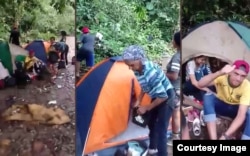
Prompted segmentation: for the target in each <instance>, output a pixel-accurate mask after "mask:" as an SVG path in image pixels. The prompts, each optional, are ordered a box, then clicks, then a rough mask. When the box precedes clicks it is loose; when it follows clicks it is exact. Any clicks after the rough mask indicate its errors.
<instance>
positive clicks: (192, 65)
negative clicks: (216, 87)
mask: <svg viewBox="0 0 250 156" xmlns="http://www.w3.org/2000/svg"><path fill="white" fill-rule="evenodd" d="M195 68H196V67H195V63H194V62H193V61H192V62H189V63H188V64H187V69H186V70H187V74H188V76H189V79H190V81H191V83H192V85H193V86H194V87H196V88H198V89H200V90H204V91H209V89H208V88H206V87H200V86H199V85H198V81H197V80H196V77H195Z"/></svg>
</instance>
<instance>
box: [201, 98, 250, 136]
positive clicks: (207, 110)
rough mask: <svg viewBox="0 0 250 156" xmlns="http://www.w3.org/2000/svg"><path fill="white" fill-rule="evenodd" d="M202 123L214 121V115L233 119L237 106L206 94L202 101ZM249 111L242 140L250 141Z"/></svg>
mask: <svg viewBox="0 0 250 156" xmlns="http://www.w3.org/2000/svg"><path fill="white" fill-rule="evenodd" d="M203 109H204V121H205V122H213V121H216V114H219V115H222V116H226V117H230V118H232V119H234V118H235V117H236V115H237V113H238V109H239V105H230V104H227V103H225V102H224V101H221V100H220V99H218V98H217V97H216V96H215V95H214V94H212V93H207V94H205V95H204V100H203ZM249 122H250V110H248V111H247V114H246V121H245V124H244V125H245V129H244V132H243V135H242V140H250V123H249Z"/></svg>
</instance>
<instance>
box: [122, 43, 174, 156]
mask: <svg viewBox="0 0 250 156" xmlns="http://www.w3.org/2000/svg"><path fill="white" fill-rule="evenodd" d="M123 59H124V61H125V63H126V64H127V65H128V66H129V68H130V69H131V70H133V71H134V73H135V76H136V78H137V80H138V81H139V83H140V86H141V88H142V91H141V94H140V96H139V98H138V100H137V102H136V104H135V106H136V107H139V108H138V114H145V113H146V112H148V114H149V122H148V128H149V131H150V132H149V139H150V144H149V154H151V155H157V156H167V137H166V132H167V128H168V124H169V120H170V117H171V116H172V112H173V109H174V101H173V100H174V99H175V91H174V88H173V86H172V84H171V83H170V81H169V79H168V78H167V77H166V75H165V73H164V72H163V70H162V69H161V68H160V67H159V66H158V65H157V64H155V63H153V62H151V61H148V60H147V59H146V56H145V54H144V50H143V48H142V47H140V46H136V45H132V46H129V47H127V48H126V49H125V50H124V53H123ZM145 93H147V94H148V95H149V96H150V97H151V98H152V102H151V104H149V105H147V106H140V103H141V100H142V98H143V96H144V94H145Z"/></svg>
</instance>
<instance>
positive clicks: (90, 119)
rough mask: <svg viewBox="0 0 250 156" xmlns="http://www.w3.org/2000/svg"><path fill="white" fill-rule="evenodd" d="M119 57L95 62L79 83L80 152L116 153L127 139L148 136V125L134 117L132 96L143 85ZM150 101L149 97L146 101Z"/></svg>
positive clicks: (77, 94)
mask: <svg viewBox="0 0 250 156" xmlns="http://www.w3.org/2000/svg"><path fill="white" fill-rule="evenodd" d="M118 60H119V59H118V58H112V59H107V60H105V61H103V62H101V63H99V64H97V65H95V67H93V69H92V70H91V71H89V72H88V73H87V74H85V75H84V77H83V78H82V79H81V80H80V81H79V82H78V83H77V88H76V118H77V120H76V122H77V123H76V125H77V127H76V129H77V143H76V146H77V151H80V153H81V152H82V151H83V152H84V154H88V153H91V152H97V153H99V154H101V153H105V154H106V155H113V154H114V150H115V149H116V148H117V147H119V146H120V145H122V144H124V143H126V142H127V141H129V140H135V139H145V138H147V136H148V129H147V128H142V127H139V126H137V125H135V124H133V123H132V122H131V119H130V117H131V115H130V112H131V108H132V107H131V99H132V96H133V94H136V95H139V92H140V85H139V83H138V82H137V80H136V78H135V76H134V73H133V72H132V71H131V70H129V68H128V66H127V65H125V63H124V62H121V61H118ZM149 102H150V99H149V100H148V99H147V96H146V98H145V99H144V103H146V104H148V103H149ZM111 116H112V117H111ZM110 148H111V149H110ZM110 152H111V153H112V152H113V153H112V154H110ZM105 154H104V155H105ZM77 156H79V155H77Z"/></svg>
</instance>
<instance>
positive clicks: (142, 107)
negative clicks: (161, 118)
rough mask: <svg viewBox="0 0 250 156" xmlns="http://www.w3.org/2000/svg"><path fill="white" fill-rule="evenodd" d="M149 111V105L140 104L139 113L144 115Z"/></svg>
mask: <svg viewBox="0 0 250 156" xmlns="http://www.w3.org/2000/svg"><path fill="white" fill-rule="evenodd" d="M147 111H148V108H147V106H139V108H138V109H137V113H138V114H139V115H143V114H145V113H146V112H147Z"/></svg>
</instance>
